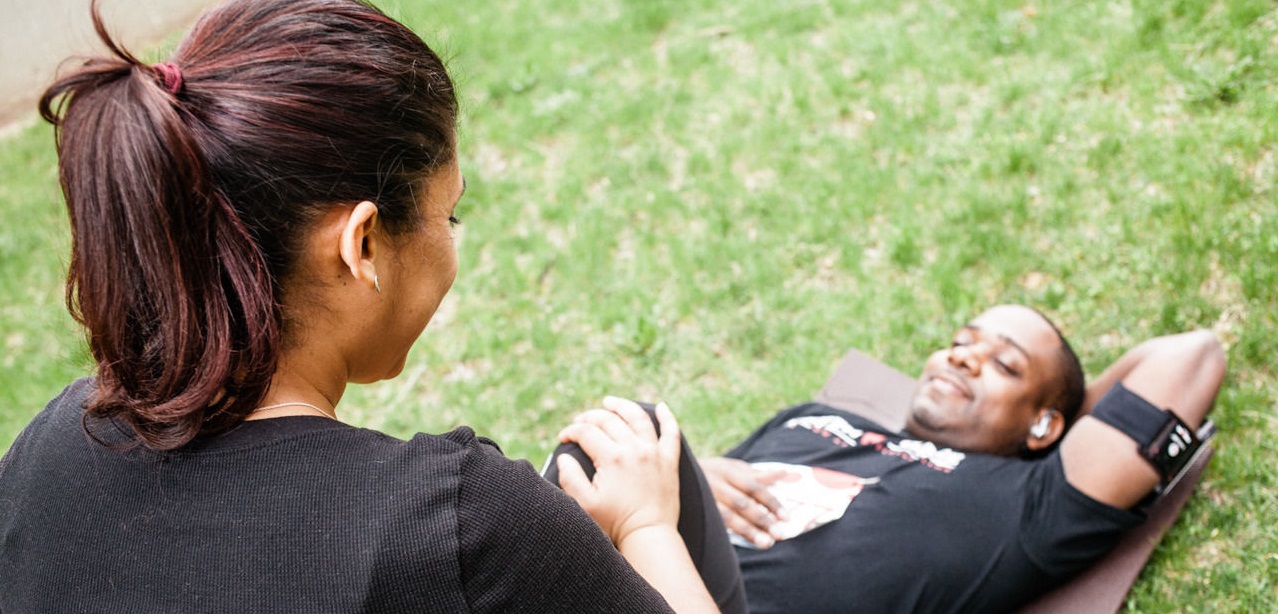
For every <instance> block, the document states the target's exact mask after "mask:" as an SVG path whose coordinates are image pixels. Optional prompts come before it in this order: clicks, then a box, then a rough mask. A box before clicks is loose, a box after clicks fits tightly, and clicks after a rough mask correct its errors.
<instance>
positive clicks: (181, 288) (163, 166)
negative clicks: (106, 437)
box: [40, 0, 457, 449]
mask: <svg viewBox="0 0 1278 614" xmlns="http://www.w3.org/2000/svg"><path fill="white" fill-rule="evenodd" d="M92 12H93V22H94V25H95V27H96V28H97V31H98V35H99V36H100V37H101V38H102V40H103V41H105V42H106V44H107V46H108V48H109V49H110V51H111V57H108V58H99V59H91V60H88V61H86V62H85V63H84V64H83V66H81V67H79V68H78V69H77V70H75V71H73V72H72V73H71V74H69V75H67V76H65V77H63V78H62V79H60V80H59V81H58V82H56V83H55V84H54V85H53V86H51V87H50V88H49V90H48V91H47V92H45V94H44V96H43V98H41V100H40V113H41V115H42V116H43V117H44V118H45V119H46V120H48V121H49V122H51V123H52V124H54V126H56V135H57V136H56V138H57V143H58V157H59V177H60V180H61V183H62V190H63V193H64V195H65V197H66V202H67V210H68V211H69V213H70V219H71V230H72V252H71V263H70V270H69V271H68V274H67V281H68V283H67V307H68V308H69V309H70V311H71V313H72V315H73V316H74V317H75V318H76V319H77V320H78V321H79V322H80V323H82V324H83V325H84V326H85V327H86V329H87V330H88V337H89V347H90V349H91V351H92V353H93V356H94V358H95V360H96V361H97V370H98V381H97V393H96V394H95V395H94V397H93V400H92V402H91V404H90V407H89V414H90V415H94V416H99V417H103V418H114V419H117V420H122V421H124V422H125V423H127V424H128V425H129V426H130V427H132V429H133V430H134V431H135V432H136V433H137V434H138V436H139V438H140V440H141V442H142V443H143V444H145V445H146V446H148V447H151V448H154V449H173V448H177V447H179V446H182V445H183V444H185V443H187V442H189V441H190V440H191V439H193V438H195V437H196V436H199V435H202V434H210V433H216V432H219V431H222V430H225V429H226V428H229V427H230V426H232V425H234V424H236V423H238V422H239V421H240V420H242V419H243V418H244V417H245V416H246V415H248V413H249V412H251V411H252V410H253V408H254V407H256V405H257V404H258V403H259V402H260V400H261V398H262V396H263V394H264V393H265V392H266V388H267V386H268V385H269V383H270V381H271V376H272V374H273V373H274V371H275V368H276V365H277V363H278V357H279V353H280V348H281V344H282V343H283V342H284V335H283V317H282V312H281V308H280V304H279V297H280V295H281V280H283V279H285V278H287V277H288V275H289V273H290V267H292V266H293V264H294V262H295V261H296V259H297V258H296V256H297V253H298V250H300V249H301V243H302V240H303V239H304V238H305V236H306V235H307V232H308V230H309V228H310V226H311V224H312V222H313V221H314V220H315V219H316V218H317V217H318V216H319V215H320V214H322V213H323V212H324V211H325V210H327V209H328V208H331V207H334V206H340V205H343V204H353V203H356V202H359V201H362V200H370V201H373V202H374V203H377V206H378V210H379V214H378V215H379V220H380V223H381V224H382V227H383V228H385V229H386V230H388V231H389V232H391V233H398V232H402V231H405V230H409V229H412V228H413V227H414V226H415V225H416V223H417V222H418V220H419V213H418V210H417V203H418V202H420V200H421V198H422V197H423V194H422V193H421V190H423V189H424V186H425V185H426V183H425V182H424V178H425V177H426V176H427V175H428V174H430V173H431V172H432V171H433V170H435V169H436V168H438V167H440V166H442V165H444V164H446V163H448V162H449V161H451V159H452V158H453V156H454V155H455V145H454V143H455V127H456V116H457V100H456V96H455V94H454V92H453V86H452V82H451V80H450V79H449V77H448V74H447V72H446V71H445V69H444V66H443V63H442V62H441V61H440V59H439V57H438V56H436V54H435V53H434V52H433V51H431V50H430V48H429V47H427V46H426V44H425V43H423V42H422V40H421V39H420V38H419V37H418V36H417V35H415V34H413V32H412V31H410V30H408V29H407V28H405V27H404V26H403V25H401V24H399V23H397V22H395V21H394V20H392V19H390V18H389V17H387V16H385V15H384V14H382V13H381V12H380V11H378V10H377V9H375V8H373V7H371V6H368V5H366V4H363V3H360V2H356V1H355V0H233V1H231V2H228V3H226V4H223V5H221V6H218V7H216V8H213V9H210V10H209V11H208V12H206V13H205V14H204V16H203V17H201V19H200V21H199V22H198V23H197V24H196V25H195V27H194V29H193V30H192V31H191V33H190V34H188V35H187V37H186V38H185V39H184V40H183V41H182V43H181V44H180V45H179V47H178V49H177V51H175V52H174V54H173V56H172V57H171V58H169V59H168V60H167V61H166V62H165V63H164V64H163V65H157V66H148V65H146V64H143V63H141V62H139V61H138V60H137V59H136V58H135V57H134V56H133V55H131V54H130V53H129V52H128V51H126V50H125V49H124V48H122V47H121V46H120V45H119V44H117V43H116V42H114V41H113V40H112V39H111V37H110V36H109V35H108V34H107V32H106V28H105V27H104V25H103V23H102V20H101V17H100V16H99V14H98V10H97V6H96V2H95V3H94V6H93V9H92Z"/></svg>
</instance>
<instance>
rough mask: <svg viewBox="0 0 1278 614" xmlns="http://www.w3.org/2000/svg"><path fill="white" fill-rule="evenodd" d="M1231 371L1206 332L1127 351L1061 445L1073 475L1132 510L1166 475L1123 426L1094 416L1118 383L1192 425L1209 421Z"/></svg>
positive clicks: (1090, 392) (1073, 480)
mask: <svg viewBox="0 0 1278 614" xmlns="http://www.w3.org/2000/svg"><path fill="white" fill-rule="evenodd" d="M1224 377H1225V353H1224V351H1223V350H1222V349H1221V347H1220V343H1218V342H1217V341H1216V337H1215V336H1214V335H1212V333H1211V332H1209V331H1205V330H1199V331H1194V332H1190V333H1182V334H1179V335H1170V336H1166V337H1157V338H1154V339H1150V340H1149V341H1146V342H1144V343H1142V344H1140V345H1138V346H1136V347H1135V348H1132V349H1131V350H1128V351H1127V353H1126V354H1123V356H1122V357H1121V358H1119V359H1118V361H1117V362H1115V363H1114V364H1112V365H1110V367H1109V368H1108V369H1106V370H1105V372H1104V373H1102V374H1101V375H1100V377H1098V378H1097V379H1096V381H1095V382H1093V383H1092V384H1091V385H1090V386H1088V388H1087V397H1086V400H1085V402H1084V405H1083V411H1084V414H1085V415H1083V416H1082V417H1081V418H1079V420H1078V423H1077V424H1075V425H1074V428H1073V429H1071V430H1070V432H1069V433H1068V434H1067V435H1066V436H1065V440H1064V441H1063V442H1062V443H1061V460H1062V463H1063V464H1064V467H1065V477H1066V479H1068V480H1069V483H1070V484H1071V485H1072V486H1074V487H1075V488H1077V489H1079V490H1080V491H1082V492H1083V493H1084V494H1086V495H1087V496H1089V497H1091V498H1093V499H1096V500H1097V501H1101V502H1103V503H1107V504H1109V505H1112V506H1114V507H1119V508H1124V509H1127V508H1130V507H1132V506H1133V505H1135V504H1136V503H1138V502H1139V501H1140V500H1141V499H1143V498H1144V497H1145V496H1146V495H1148V494H1149V492H1150V491H1151V490H1153V488H1154V487H1155V486H1157V485H1158V483H1159V475H1158V473H1157V472H1156V471H1155V470H1154V468H1153V467H1152V466H1150V464H1149V462H1148V461H1146V460H1145V458H1144V457H1142V456H1141V455H1140V453H1139V452H1138V451H1137V446H1136V444H1135V442H1133V441H1132V439H1131V438H1129V437H1128V436H1127V435H1124V434H1123V433H1122V432H1120V431H1119V430H1118V429H1115V428H1114V427H1112V426H1110V425H1108V424H1105V423H1104V422H1101V421H1100V420H1098V419H1096V418H1094V417H1092V416H1090V415H1086V414H1090V413H1091V411H1092V410H1093V409H1094V408H1095V406H1096V403H1097V401H1099V400H1100V398H1101V397H1102V396H1103V395H1104V394H1105V393H1106V392H1108V391H1109V389H1110V388H1112V387H1113V386H1114V384H1115V383H1117V382H1120V381H1121V382H1122V383H1123V386H1125V387H1126V388H1127V389H1128V390H1130V391H1132V392H1134V393H1136V394H1137V395H1139V396H1141V397H1143V398H1144V399H1145V400H1147V401H1149V402H1150V403H1151V404H1152V405H1154V406H1155V407H1159V408H1163V409H1169V410H1171V411H1172V412H1173V413H1175V414H1176V416H1177V417H1179V418H1180V419H1181V420H1182V421H1183V422H1184V423H1185V424H1186V425H1188V426H1189V427H1190V428H1191V429H1197V428H1198V426H1199V425H1200V424H1202V422H1203V419H1204V418H1205V417H1206V415H1207V412H1208V411H1209V410H1210V409H1211V406H1212V404H1213V403H1214V402H1215V400H1216V392H1217V391H1219V390H1220V385H1221V382H1222V381H1223V380H1224Z"/></svg>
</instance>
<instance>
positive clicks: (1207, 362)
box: [1189, 329, 1229, 388]
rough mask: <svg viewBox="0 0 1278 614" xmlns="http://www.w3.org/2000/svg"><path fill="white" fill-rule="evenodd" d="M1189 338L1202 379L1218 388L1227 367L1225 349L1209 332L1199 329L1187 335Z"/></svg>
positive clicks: (1214, 335)
mask: <svg viewBox="0 0 1278 614" xmlns="http://www.w3.org/2000/svg"><path fill="white" fill-rule="evenodd" d="M1189 336H1190V342H1191V343H1193V345H1194V353H1195V355H1196V356H1197V357H1198V365H1199V367H1200V369H1201V370H1202V374H1203V377H1204V379H1206V380H1208V381H1210V382H1214V383H1215V387H1216V388H1219V387H1220V384H1221V382H1223V381H1224V380H1225V371H1226V370H1227V369H1228V367H1229V359H1228V358H1227V357H1226V356H1225V348H1224V347H1222V346H1221V345H1220V340H1219V339H1217V338H1216V334H1215V333H1213V332H1212V331H1210V330H1206V329H1199V330H1196V331H1193V332H1191V333H1189Z"/></svg>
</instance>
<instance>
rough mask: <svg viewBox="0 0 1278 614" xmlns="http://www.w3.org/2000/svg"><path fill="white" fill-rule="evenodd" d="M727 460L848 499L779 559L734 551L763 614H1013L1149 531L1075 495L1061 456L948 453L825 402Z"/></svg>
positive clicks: (782, 544)
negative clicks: (789, 470) (788, 474)
mask: <svg viewBox="0 0 1278 614" xmlns="http://www.w3.org/2000/svg"><path fill="white" fill-rule="evenodd" d="M727 456H730V457H733V458H739V459H743V460H746V461H749V462H752V463H757V462H779V463H788V464H793V465H800V466H803V467H801V468H799V469H798V473H796V475H799V474H804V475H807V476H808V478H809V481H814V482H816V483H820V484H822V485H823V486H824V488H825V489H827V491H826V492H825V494H826V495H827V496H829V495H831V494H832V493H833V494H835V495H836V498H839V497H842V499H841V501H847V507H846V509H845V510H843V513H842V516H841V517H839V518H838V519H836V520H833V521H831V522H829V523H828V524H823V525H820V526H817V527H815V528H811V529H808V530H807V531H806V532H804V533H801V534H799V535H797V536H796V537H793V538H791V539H787V540H783V541H779V542H777V544H776V545H775V546H773V547H772V548H771V549H768V550H755V549H752V548H749V547H738V548H737V556H738V557H739V559H740V562H741V571H742V575H743V576H744V579H745V585H746V596H747V600H748V601H749V605H750V611H751V612H753V613H755V614H767V613H769V612H805V613H815V612H1000V611H1007V610H1010V609H1012V608H1014V607H1016V606H1017V605H1020V604H1022V603H1023V602H1025V601H1027V600H1028V599H1030V598H1032V597H1033V596H1035V595H1037V594H1040V593H1042V592H1044V591H1045V590H1046V589H1047V588H1048V587H1050V586H1052V585H1054V584H1056V583H1058V582H1060V581H1062V580H1064V579H1065V578H1068V577H1069V576H1071V575H1073V574H1075V573H1077V572H1078V571H1080V570H1081V569H1082V568H1083V567H1085V566H1086V565H1088V564H1089V563H1091V562H1093V561H1095V560H1096V559H1097V558H1099V557H1101V556H1103V555H1104V554H1105V553H1106V552H1108V551H1109V549H1110V548H1112V547H1113V545H1114V543H1115V542H1116V540H1117V538H1118V536H1119V535H1120V534H1121V533H1122V532H1123V531H1124V530H1126V529H1128V528H1130V527H1132V526H1135V525H1136V524H1138V523H1139V522H1140V521H1141V517H1140V515H1139V514H1136V513H1133V512H1129V511H1125V510H1121V509H1117V508H1114V507H1111V506H1108V505H1105V504H1102V503H1099V502H1097V501H1095V500H1093V499H1091V498H1089V497H1087V496H1086V495H1084V494H1083V493H1081V492H1079V491H1078V490H1077V489H1075V488H1073V487H1072V486H1070V485H1069V484H1068V483H1067V482H1066V480H1065V474H1064V470H1063V468H1062V466H1061V459H1060V457H1059V454H1058V453H1052V454H1051V455H1049V456H1047V457H1046V458H1044V459H1041V460H1035V461H1028V460H1022V459H1016V458H1004V457H997V456H989V455H983V454H965V453H961V452H956V451H954V450H950V449H938V448H937V447H936V446H935V445H933V444H932V443H930V442H925V441H918V440H913V439H909V438H908V437H905V436H902V434H900V433H892V432H888V431H887V430H886V429H884V428H882V427H880V426H879V425H877V424H875V423H873V422H871V421H868V420H866V419H864V418H862V417H860V416H857V415H855V414H851V413H848V412H845V411H842V410H839V409H835V408H833V407H829V406H826V405H822V404H819V403H808V404H805V405H799V406H797V407H793V408H790V409H788V410H785V411H782V412H781V413H780V414H778V415H777V416H776V417H775V418H773V419H772V420H771V421H770V422H768V423H767V424H765V425H764V426H763V427H762V428H760V429H759V430H757V431H755V433H754V434H752V435H751V436H750V437H749V438H748V439H746V440H745V441H744V442H742V443H741V444H740V445H739V446H737V447H736V448H734V449H733V450H732V451H731V452H729V453H728V454H727ZM807 467H814V468H818V469H816V471H815V472H812V471H809V470H808V469H806V468H807ZM796 479H797V478H796ZM818 490H821V489H820V488H818ZM840 505H842V503H841V502H840ZM837 512H838V510H837V509H835V510H834V511H832V512H830V511H827V512H826V513H827V514H828V515H837Z"/></svg>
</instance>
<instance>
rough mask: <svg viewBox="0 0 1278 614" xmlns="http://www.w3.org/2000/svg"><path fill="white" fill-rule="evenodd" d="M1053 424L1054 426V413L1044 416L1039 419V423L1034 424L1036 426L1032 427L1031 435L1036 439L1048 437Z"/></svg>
mask: <svg viewBox="0 0 1278 614" xmlns="http://www.w3.org/2000/svg"><path fill="white" fill-rule="evenodd" d="M1051 424H1052V412H1047V413H1045V414H1043V417H1042V418H1039V419H1038V422H1035V423H1034V426H1031V427H1030V435H1033V436H1034V439H1042V438H1044V437H1046V436H1047V429H1048V427H1049V426H1051Z"/></svg>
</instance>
